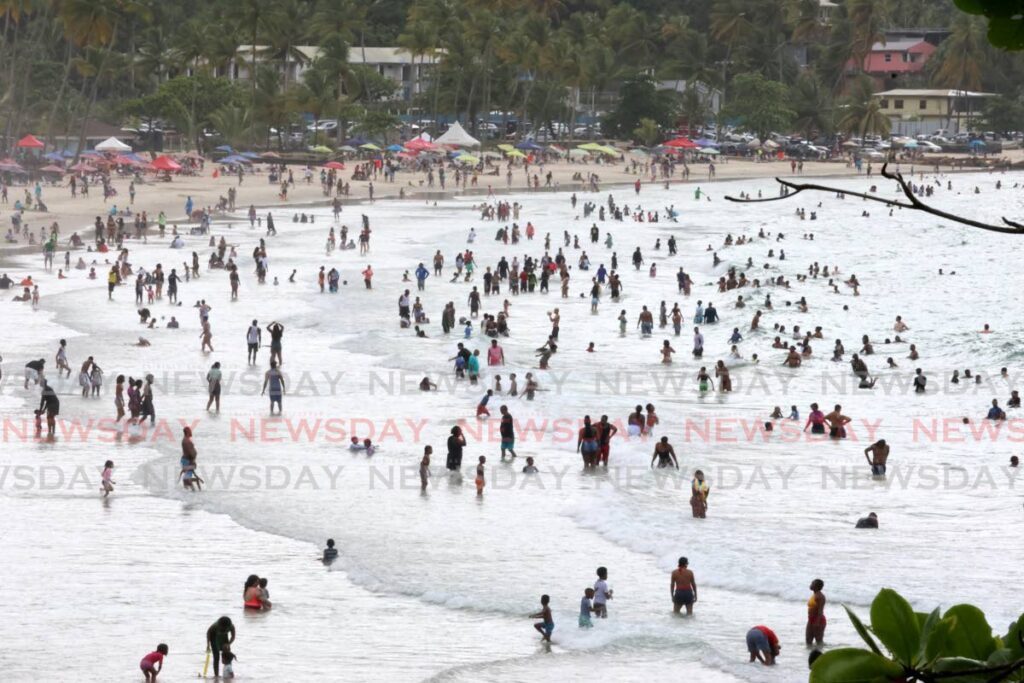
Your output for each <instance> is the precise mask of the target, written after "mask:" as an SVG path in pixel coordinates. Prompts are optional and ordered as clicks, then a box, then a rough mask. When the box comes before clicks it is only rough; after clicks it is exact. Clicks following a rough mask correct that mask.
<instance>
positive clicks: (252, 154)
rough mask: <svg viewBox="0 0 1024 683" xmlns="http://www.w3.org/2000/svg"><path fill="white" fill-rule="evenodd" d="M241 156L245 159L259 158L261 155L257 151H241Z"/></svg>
mask: <svg viewBox="0 0 1024 683" xmlns="http://www.w3.org/2000/svg"><path fill="white" fill-rule="evenodd" d="M242 156H243V157H245V158H246V159H259V158H260V156H262V155H260V154H259V153H258V152H242Z"/></svg>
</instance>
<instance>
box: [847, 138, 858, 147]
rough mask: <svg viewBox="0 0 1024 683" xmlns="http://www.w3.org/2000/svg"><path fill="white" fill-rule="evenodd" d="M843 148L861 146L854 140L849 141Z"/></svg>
mask: <svg viewBox="0 0 1024 683" xmlns="http://www.w3.org/2000/svg"><path fill="white" fill-rule="evenodd" d="M843 147H860V145H858V144H857V143H856V142H854V141H853V140H847V141H846V142H844V143H843Z"/></svg>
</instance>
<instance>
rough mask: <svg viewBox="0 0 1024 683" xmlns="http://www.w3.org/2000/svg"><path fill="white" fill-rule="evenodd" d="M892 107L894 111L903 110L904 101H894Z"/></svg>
mask: <svg viewBox="0 0 1024 683" xmlns="http://www.w3.org/2000/svg"><path fill="white" fill-rule="evenodd" d="M892 106H893V108H894V109H903V100H893V101H892Z"/></svg>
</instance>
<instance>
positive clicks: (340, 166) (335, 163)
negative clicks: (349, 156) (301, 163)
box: [324, 161, 345, 171]
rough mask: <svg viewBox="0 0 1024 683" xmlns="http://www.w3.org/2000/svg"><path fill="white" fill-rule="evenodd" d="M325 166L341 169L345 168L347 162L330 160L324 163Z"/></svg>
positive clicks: (336, 169)
mask: <svg viewBox="0 0 1024 683" xmlns="http://www.w3.org/2000/svg"><path fill="white" fill-rule="evenodd" d="M324 168H329V169H333V170H335V171H340V170H342V169H344V168H345V164H343V163H341V162H340V161H328V162H327V163H326V164H324Z"/></svg>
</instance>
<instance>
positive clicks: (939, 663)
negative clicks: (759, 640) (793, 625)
mask: <svg viewBox="0 0 1024 683" xmlns="http://www.w3.org/2000/svg"><path fill="white" fill-rule="evenodd" d="M844 609H846V613H847V615H849V617H850V621H851V622H853V626H854V628H855V629H856V630H857V633H859V634H860V637H861V638H863V639H864V642H865V643H867V646H868V649H861V648H855V647H845V648H838V649H835V650H830V651H829V652H826V653H825V654H823V655H822V656H821V657H819V658H818V659H817V661H815V662H814V666H813V667H812V668H811V677H810V683H915V682H920V683H1003V682H1006V683H1010V682H1017V683H1019V682H1021V681H1024V614H1022V615H1021V617H1020V618H1019V619H1018V620H1017V622H1016V623H1014V624H1013V625H1012V626H1010V630H1009V632H1008V633H1007V634H1006V635H1004V636H993V635H992V633H993V631H992V627H991V626H990V625H989V623H988V620H987V619H986V618H985V614H984V613H983V612H982V611H981V610H980V609H978V608H977V607H975V606H973V605H955V606H953V607H950V608H949V609H948V610H946V612H945V613H943V614H940V613H939V609H938V608H935V610H934V611H932V612H931V613H930V614H925V613H923V612H915V611H914V610H913V608H911V606H910V603H908V602H907V601H906V600H905V599H904V598H903V597H902V596H901V595H900V594H899V593H897V592H896V591H894V590H892V589H890V588H883V589H882V590H881V591H880V592H879V593H878V595H877V596H876V597H875V599H874V601H873V602H872V603H871V624H870V626H867V625H865V624H864V623H863V622H862V621H861V620H860V618H859V617H858V616H857V615H856V614H854V613H853V612H852V611H851V610H850V609H849V608H848V607H845V606H844ZM879 642H881V645H882V647H884V648H885V650H886V651H887V652H888V654H884V653H883V651H882V649H881V647H879Z"/></svg>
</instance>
